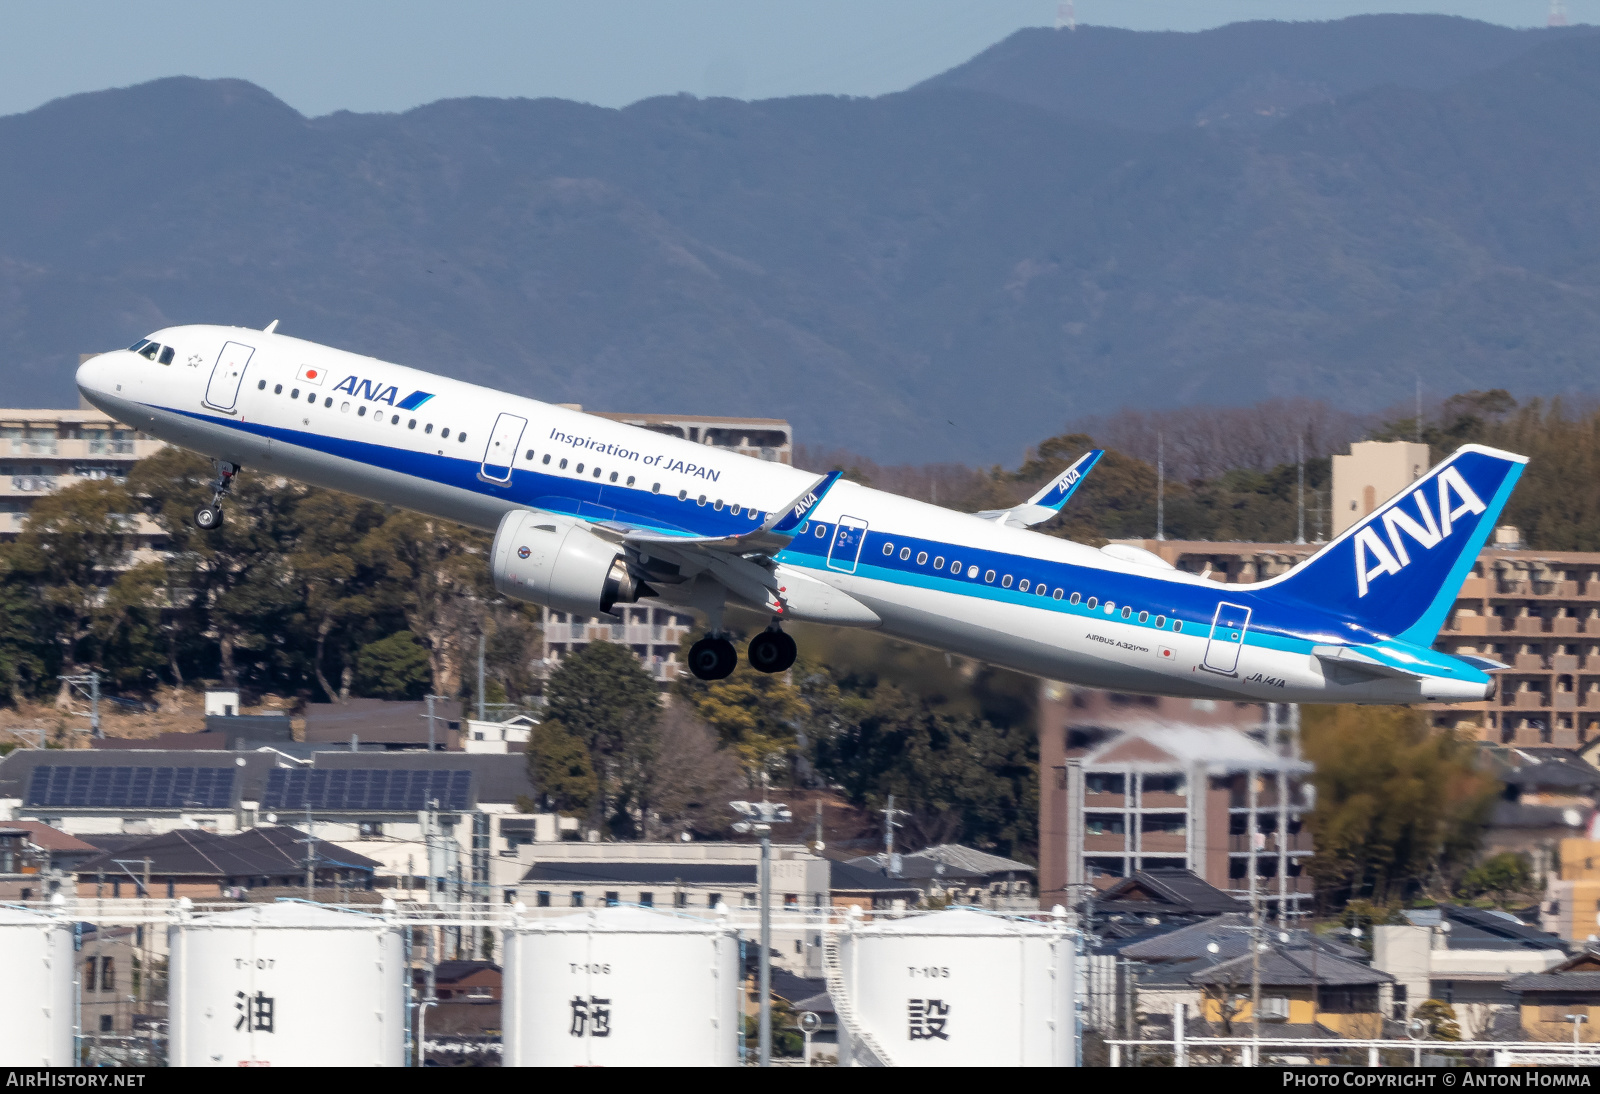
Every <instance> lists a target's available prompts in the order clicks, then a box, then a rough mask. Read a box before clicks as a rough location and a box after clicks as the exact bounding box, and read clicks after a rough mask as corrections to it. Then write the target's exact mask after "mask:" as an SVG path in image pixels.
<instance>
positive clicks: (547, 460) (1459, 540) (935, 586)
mask: <svg viewBox="0 0 1600 1094" xmlns="http://www.w3.org/2000/svg"><path fill="white" fill-rule="evenodd" d="M276 327H277V324H276V323H273V324H272V325H271V326H269V327H268V328H267V329H266V330H262V331H258V330H246V329H240V328H235V327H221V326H198V325H197V326H176V327H170V328H167V329H164V330H159V331H156V332H155V333H153V334H151V335H149V336H148V337H147V338H142V339H140V340H139V341H138V342H136V343H134V344H133V345H132V346H131V347H130V348H128V349H126V350H119V351H116V352H112V353H104V354H100V355H98V356H96V357H93V358H90V359H89V360H87V361H85V362H84V363H83V364H82V365H81V366H80V367H79V369H78V374H77V382H78V387H79V389H80V390H81V391H82V393H83V395H84V397H85V398H86V399H88V400H89V402H91V403H92V404H93V405H95V406H96V407H98V408H100V409H101V410H103V411H105V412H106V413H107V414H109V415H110V416H112V417H113V418H115V419H117V420H119V421H121V422H123V423H125V424H126V425H128V426H130V427H132V428H134V429H138V430H142V431H143V432H145V433H148V434H150V435H152V436H155V437H159V438H162V439H164V440H166V441H169V442H171V443H172V444H175V445H179V446H182V447H184V448H188V449H192V450H194V451H195V452H199V453H202V454H204V455H206V456H209V457H210V458H211V459H212V460H213V461H214V463H215V466H216V468H217V478H216V482H215V489H214V497H213V499H212V500H211V502H210V503H209V504H207V505H204V506H202V507H201V508H200V509H199V511H198V512H196V513H195V517H194V519H195V522H196V524H198V525H199V526H200V527H201V528H203V529H210V528H215V527H217V526H218V525H219V524H220V523H221V521H222V519H223V510H222V505H223V503H224V501H225V499H226V497H227V494H228V491H229V488H230V486H231V485H232V484H233V482H234V481H235V479H236V477H237V476H238V475H239V474H241V473H242V471H243V469H244V468H251V469H253V470H255V471H259V472H260V473H263V474H267V475H273V476H282V477H287V478H292V479H297V480H300V481H303V482H306V483H310V484H313V485H317V486H322V487H327V488H329V489H333V490H341V491H344V492H346V493H349V494H354V495H357V496H360V497H364V498H369V499H371V500H373V501H375V502H379V503H382V504H385V505H392V506H397V507H401V508H405V509H410V510H414V511H417V512H420V513H425V514H429V515H432V516H435V517H441V518H444V519H447V520H452V521H458V522H460V523H462V524H465V525H469V526H472V527H475V528H480V529H483V530H484V531H486V532H492V533H493V534H494V540H493V547H492V550H491V551H490V554H489V557H488V559H487V564H488V566H489V568H490V570H491V572H492V575H493V580H494V584H495V586H496V588H497V589H499V591H500V592H501V593H502V594H503V595H505V596H508V597H512V598H515V599H519V600H523V601H527V602H531V603H535V604H541V605H544V606H546V607H548V608H551V609H554V610H556V611H559V612H568V613H571V614H573V615H575V616H598V617H612V618H616V617H617V615H618V614H619V611H618V610H619V608H620V607H621V606H623V605H629V604H640V605H645V606H651V605H655V606H665V607H669V608H674V609H680V610H687V611H692V612H696V613H698V614H699V615H700V616H702V617H704V619H705V621H706V624H707V631H706V636H705V637H704V638H702V639H700V640H699V641H698V642H697V643H695V645H694V646H693V648H692V649H691V650H690V652H689V656H688V668H689V669H690V671H691V672H693V674H694V675H695V676H697V677H699V678H701V679H705V680H716V679H721V678H724V677H726V676H728V675H729V674H730V673H731V672H733V671H734V669H735V667H736V666H737V663H738V651H737V650H736V649H735V647H734V645H733V642H732V641H731V635H730V632H729V629H728V626H727V624H726V623H725V621H724V614H725V611H726V609H727V607H728V606H729V605H739V606H742V607H744V608H746V609H752V610H754V611H756V612H759V613H761V615H762V616H764V617H765V618H766V619H767V620H768V625H767V626H766V629H764V630H761V631H758V632H757V633H756V634H755V635H754V637H752V638H751V639H750V640H749V643H748V645H747V647H746V651H745V652H746V658H747V660H748V662H749V664H750V666H751V667H752V668H754V669H756V670H758V671H761V672H781V671H783V670H785V669H787V668H789V667H790V665H792V664H793V662H794V659H795V645H794V640H793V639H792V638H791V637H790V636H789V635H788V634H787V633H785V632H784V629H783V626H784V624H785V623H787V622H790V621H807V622H817V623H825V624H832V625H836V626H841V627H863V628H876V629H878V630H880V631H882V632H883V633H885V634H888V635H893V636H894V637H896V638H900V639H904V640H907V641H910V642H914V643H919V644H922V645H925V646H930V647H934V648H936V649H942V650H945V651H949V652H952V653H956V654H960V655H962V656H965V657H970V658H975V659H978V660H981V661H985V662H988V663H991V664H995V665H1002V666H1006V667H1008V668H1012V669H1016V670H1018V671H1020V672H1024V673H1029V674H1032V675H1036V676H1040V677H1044V678H1047V679H1052V680H1058V681H1063V682H1067V683H1076V684H1082V685H1085V686H1092V687H1098V688H1109V689H1114V690H1117V691H1126V692H1138V693H1145V694H1153V695H1167V696H1175V697H1189V698H1195V699H1234V700H1241V701H1268V702H1336V703H1343V702H1350V703H1414V702H1469V701H1481V700H1483V699H1485V698H1487V697H1488V696H1489V695H1490V694H1491V692H1492V690H1493V682H1492V678H1491V677H1490V676H1489V670H1492V669H1495V668H1500V667H1503V666H1501V665H1500V664H1499V663H1498V662H1496V661H1492V660H1489V659H1487V658H1479V657H1468V656H1455V655H1451V654H1447V653H1442V652H1439V651H1436V650H1434V649H1432V648H1431V646H1432V644H1433V642H1434V640H1435V638H1436V636H1437V634H1438V631H1439V628H1440V627H1441V625H1442V624H1443V622H1444V620H1445V617H1446V615H1447V614H1448V613H1449V612H1450V610H1451V609H1452V607H1453V606H1454V602H1455V598H1456V594H1457V593H1458V592H1459V590H1460V588H1461V584H1462V582H1463V581H1464V580H1465V578H1466V576H1467V573H1468V571H1469V570H1470V568H1471V567H1472V565H1473V562H1474V560H1475V559H1476V558H1477V556H1478V552H1479V550H1480V549H1481V548H1482V546H1483V544H1484V541H1485V539H1486V538H1487V536H1488V535H1489V532H1490V531H1491V529H1492V528H1493V527H1494V524H1495V521H1496V519H1497V518H1498V517H1499V515H1500V513H1501V511H1502V510H1503V509H1504V508H1505V505H1506V501H1507V499H1508V498H1509V497H1510V494H1511V491H1512V488H1513V487H1514V486H1515V484H1516V482H1517V479H1518V477H1519V476H1520V475H1521V473H1522V469H1523V466H1524V464H1525V463H1526V462H1527V461H1526V458H1525V457H1523V456H1518V455H1515V454H1512V453H1508V452H1501V451H1497V450H1495V449H1492V448H1486V447H1482V446H1479V445H1466V446H1463V447H1462V448H1460V449H1458V450H1456V451H1455V452H1454V453H1453V454H1451V455H1450V456H1449V457H1448V458H1447V459H1445V460H1444V461H1443V462H1442V463H1440V464H1439V465H1438V466H1436V467H1434V468H1433V469H1431V470H1430V471H1429V472H1428V473H1427V474H1426V475H1424V476H1423V477H1422V478H1420V479H1418V480H1417V481H1416V482H1415V483H1413V484H1412V485H1411V486H1409V487H1407V488H1406V489H1405V490H1403V491H1402V492H1401V493H1400V494H1398V495H1397V496H1395V497H1394V498H1391V499H1389V500H1388V501H1387V502H1385V503H1384V504H1383V505H1381V506H1379V507H1377V509H1376V510H1375V511H1373V512H1372V513H1370V514H1368V515H1366V516H1365V517H1364V518H1363V519H1362V520H1361V521H1359V522H1358V523H1357V524H1356V525H1355V526H1353V527H1352V528H1350V529H1348V530H1347V531H1345V532H1344V533H1343V534H1342V535H1340V536H1338V537H1337V538H1336V539H1334V540H1333V541H1332V542H1330V543H1328V544H1327V545H1326V546H1325V547H1323V548H1322V549H1321V550H1319V551H1318V552H1317V553H1316V554H1315V555H1313V556H1312V557H1310V558H1309V559H1307V560H1306V561H1304V562H1302V563H1300V564H1299V565H1298V566H1296V567H1294V568H1293V569H1292V570H1290V571H1288V572H1287V573H1284V574H1282V575H1279V576H1278V577H1275V578H1273V579H1271V580H1269V581H1262V582H1259V583H1256V584H1250V585H1221V584H1218V583H1217V582H1215V581H1212V580H1209V579H1208V578H1206V577H1204V576H1202V575H1197V574H1191V573H1186V572H1183V571H1180V570H1177V569H1175V568H1173V567H1172V566H1171V565H1169V564H1168V563H1167V562H1165V561H1164V560H1162V559H1161V558H1159V557H1158V556H1156V555H1155V554H1153V553H1150V552H1147V551H1144V550H1141V549H1138V548H1135V547H1131V546H1127V545H1118V544H1111V545H1108V546H1105V547H1102V548H1098V549H1097V548H1094V547H1090V546H1086V545H1084V544H1080V543H1074V542H1071V541H1069V540H1065V539H1061V538H1058V537H1055V536H1050V535H1045V534H1042V533H1040V532H1037V531H1035V530H1033V529H1034V527H1035V526H1037V525H1038V524H1040V523H1041V522H1043V521H1044V520H1047V519H1048V518H1049V517H1051V516H1053V515H1054V514H1055V513H1056V512H1057V511H1058V510H1059V509H1060V507H1061V506H1062V505H1064V504H1065V503H1066V502H1067V500H1068V499H1069V498H1070V497H1071V496H1072V493H1073V491H1074V490H1075V489H1076V488H1077V485H1078V484H1079V483H1081V482H1082V481H1083V476H1084V475H1085V474H1086V473H1087V472H1088V471H1089V469H1090V467H1092V465H1093V460H1094V459H1095V458H1097V453H1089V454H1088V455H1087V456H1085V457H1084V458H1083V459H1082V460H1080V461H1078V463H1076V464H1074V465H1073V466H1072V467H1070V468H1068V469H1066V470H1065V471H1064V472H1063V473H1062V474H1061V475H1060V476H1058V477H1057V478H1056V479H1055V480H1053V481H1052V482H1051V483H1049V484H1047V485H1046V486H1045V488H1044V489H1043V490H1041V491H1040V492H1039V493H1038V494H1037V495H1035V496H1034V497H1033V498H1032V499H1030V500H1029V501H1028V502H1025V503H1023V504H1021V505H1018V506H1014V507H1012V508H1010V509H1003V510H995V511H989V512H983V513H959V512H955V511H952V510H950V509H946V508H941V507H940V506H937V505H930V504H928V503H926V502H921V501H914V500H912V499H910V498H904V497H899V496H897V495H894V494H888V493H884V492H882V491H879V490H873V489H870V488H868V487H866V486H862V485H859V484H857V483H853V482H849V481H847V480H845V479H843V478H842V477H841V476H840V474H839V473H838V472H834V473H831V474H827V475H820V476H819V475H815V474H811V473H808V472H805V471H802V470H799V469H798V468H794V467H789V466H787V465H783V464H778V463H773V462H768V461H763V460H759V459H755V458H752V457H747V456H743V455H739V454H737V453H734V452H729V451H725V450H722V449H719V448H715V447H710V446H707V445H702V444H697V443H694V442H691V441H688V440H685V439H681V438H676V437H671V436H665V435H663V434H660V433H655V432H652V431H649V430H645V429H640V428H637V427H633V426H628V425H624V424H621V423H619V422H613V421H610V420H608V419H604V418H598V417H595V416H593V415H589V414H584V413H582V412H581V411H577V410H573V409H569V408H566V407H562V406H558V405H553V404H550V403H543V402H539V401H537V400H534V399H528V398H523V397H520V396H516V395H510V394H507V393H505V392H501V391H495V390H492V389H490V388H485V387H479V386H476V385H473V384H469V383H464V382H462V381H459V380H453V379H449V378H447V377H444V376H440V375H437V374H434V373H429V372H424V371H422V370H419V369H414V368H408V367H405V366H403V365H397V364H390V363H388V362H385V361H379V360H376V359H374V358H371V357H363V356H359V355H357V354H354V353H348V352H345V351H342V350H338V349H332V348H329V347H326V346H321V345H317V344H315V343H311V342H307V341H303V340H300V339H296V338H293V337H290V336H288V335H284V334H279V333H277V332H276Z"/></svg>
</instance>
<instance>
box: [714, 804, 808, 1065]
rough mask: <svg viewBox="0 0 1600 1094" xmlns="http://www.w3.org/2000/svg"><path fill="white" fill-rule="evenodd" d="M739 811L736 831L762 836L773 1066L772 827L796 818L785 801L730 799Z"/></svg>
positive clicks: (765, 1022)
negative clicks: (743, 818)
mask: <svg viewBox="0 0 1600 1094" xmlns="http://www.w3.org/2000/svg"><path fill="white" fill-rule="evenodd" d="M728 804H729V805H730V806H731V807H732V809H733V811H734V812H735V813H738V814H739V815H740V816H741V817H745V818H747V819H746V820H742V821H739V822H738V823H737V824H735V825H734V826H733V830H734V831H735V832H740V833H744V832H754V833H756V834H757V835H758V836H760V837H761V878H760V880H761V895H760V897H759V898H758V899H759V900H760V901H761V952H760V954H759V959H758V962H757V969H758V970H759V972H758V975H757V984H758V987H757V991H758V992H759V993H760V995H759V1006H760V1012H759V1013H760V1020H759V1023H758V1028H759V1029H760V1052H761V1056H760V1066H761V1067H771V1066H772V826H773V825H774V824H787V823H789V822H790V821H791V820H793V819H794V815H793V814H792V813H790V812H789V807H788V806H787V805H784V804H783V803H781V802H767V801H761V802H743V801H740V802H729V803H728Z"/></svg>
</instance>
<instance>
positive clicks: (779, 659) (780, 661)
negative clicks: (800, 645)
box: [745, 631, 795, 672]
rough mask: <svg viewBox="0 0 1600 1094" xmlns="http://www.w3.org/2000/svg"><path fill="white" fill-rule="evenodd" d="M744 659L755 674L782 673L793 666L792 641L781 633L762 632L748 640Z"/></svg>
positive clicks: (793, 650) (793, 652)
mask: <svg viewBox="0 0 1600 1094" xmlns="http://www.w3.org/2000/svg"><path fill="white" fill-rule="evenodd" d="M745 658H746V659H747V660H748V661H749V662H750V667H751V668H753V669H755V670H756V671H757V672H782V671H784V670H785V669H787V668H788V667H789V666H790V665H793V664H794V658H795V648H794V639H793V638H790V637H789V636H788V635H786V634H784V633H783V632H782V631H762V632H761V633H760V634H758V635H756V636H755V637H754V638H752V639H750V648H749V649H748V650H747V651H745Z"/></svg>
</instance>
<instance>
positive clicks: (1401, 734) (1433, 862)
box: [1301, 706, 1495, 903]
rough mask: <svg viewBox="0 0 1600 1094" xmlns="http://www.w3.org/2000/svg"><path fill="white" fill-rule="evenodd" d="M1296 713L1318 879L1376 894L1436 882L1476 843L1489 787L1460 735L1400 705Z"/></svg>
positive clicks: (1381, 898)
mask: <svg viewBox="0 0 1600 1094" xmlns="http://www.w3.org/2000/svg"><path fill="white" fill-rule="evenodd" d="M1301 717H1302V721H1301V724H1302V733H1303V739H1304V745H1305V754H1306V758H1307V759H1309V760H1311V762H1312V763H1313V764H1315V765H1316V773H1315V774H1314V775H1313V777H1312V778H1313V781H1314V782H1315V784H1316V790H1317V799H1316V806H1315V808H1314V809H1313V810H1312V812H1311V817H1310V822H1311V828H1312V832H1313V834H1314V836H1315V845H1316V854H1315V855H1314V856H1313V858H1312V860H1311V865H1310V870H1311V873H1312V875H1313V876H1314V877H1315V878H1316V879H1317V884H1318V886H1319V888H1321V889H1322V890H1324V891H1325V892H1328V893H1330V894H1342V895H1344V896H1346V897H1356V896H1365V897H1370V898H1371V899H1372V900H1373V901H1375V902H1377V903H1389V902H1390V901H1391V900H1393V899H1394V898H1396V897H1402V896H1405V895H1408V894H1411V893H1415V892H1418V891H1420V890H1425V889H1432V890H1436V891H1437V890H1440V889H1441V888H1446V887H1447V885H1448V879H1449V878H1450V877H1451V876H1452V875H1453V874H1454V873H1456V872H1457V871H1459V870H1460V869H1461V868H1462V867H1463V866H1464V865H1465V864H1466V862H1467V861H1468V860H1469V859H1470V857H1471V855H1472V853H1473V851H1474V849H1475V848H1476V846H1477V843H1478V840H1479V838H1480V836H1481V833H1482V830H1483V825H1484V822H1485V819H1486V817H1487V813H1488V810H1489V807H1490V805H1491V804H1492V801H1493V798H1494V793H1495V785H1494V783H1493V781H1492V780H1490V779H1488V778H1486V777H1485V776H1483V775H1482V774H1480V773H1479V772H1478V771H1476V770H1475V769H1474V767H1473V765H1472V746H1471V745H1470V743H1469V742H1467V741H1466V740H1464V739H1462V738H1460V737H1458V736H1456V735H1455V734H1454V733H1451V732H1444V731H1438V730H1433V729H1430V727H1429V726H1428V724H1427V722H1426V719H1425V718H1424V716H1423V714H1422V713H1421V712H1420V711H1415V710H1410V709H1406V708H1396V707H1365V706H1310V707H1306V708H1304V710H1303V711H1302V716H1301Z"/></svg>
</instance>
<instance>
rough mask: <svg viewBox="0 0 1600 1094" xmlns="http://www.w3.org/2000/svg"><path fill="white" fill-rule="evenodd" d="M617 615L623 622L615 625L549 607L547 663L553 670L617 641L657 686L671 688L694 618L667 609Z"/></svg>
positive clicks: (625, 610)
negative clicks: (589, 647)
mask: <svg viewBox="0 0 1600 1094" xmlns="http://www.w3.org/2000/svg"><path fill="white" fill-rule="evenodd" d="M617 612H618V614H619V615H621V616H622V617H623V620H622V622H619V623H613V622H612V621H610V620H608V619H603V618H600V617H594V618H590V617H589V616H583V615H569V614H568V613H566V612H556V611H551V610H550V609H548V608H546V609H545V610H544V611H543V613H542V615H543V619H544V626H543V627H542V631H543V634H544V660H545V664H546V665H547V666H548V667H549V668H554V667H555V666H556V665H557V664H559V663H560V662H561V659H562V658H563V657H565V656H566V655H567V654H569V653H575V652H577V651H578V650H580V649H582V648H583V647H584V646H587V645H588V644H589V643H590V642H615V643H617V644H618V645H622V646H627V647H628V648H629V649H631V650H632V651H633V653H634V656H636V657H637V658H639V662H640V664H642V665H644V667H645V668H646V669H648V670H649V672H650V675H651V676H653V677H655V680H656V682H657V683H658V684H660V685H661V686H662V687H666V686H668V685H670V684H671V683H672V682H673V681H674V680H676V679H677V678H678V670H679V669H680V668H682V667H683V665H682V662H680V661H679V660H678V646H679V644H680V643H682V641H683V638H684V636H685V635H687V634H688V633H689V632H690V631H691V630H693V629H694V617H693V616H691V615H683V614H680V613H678V612H674V611H668V610H666V609H664V608H621V607H619V608H618V609H617Z"/></svg>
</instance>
